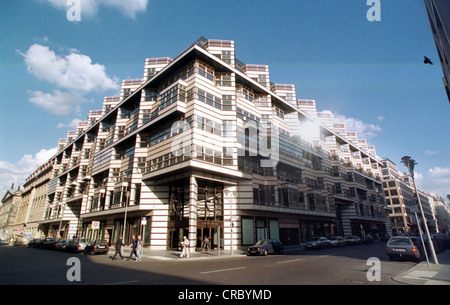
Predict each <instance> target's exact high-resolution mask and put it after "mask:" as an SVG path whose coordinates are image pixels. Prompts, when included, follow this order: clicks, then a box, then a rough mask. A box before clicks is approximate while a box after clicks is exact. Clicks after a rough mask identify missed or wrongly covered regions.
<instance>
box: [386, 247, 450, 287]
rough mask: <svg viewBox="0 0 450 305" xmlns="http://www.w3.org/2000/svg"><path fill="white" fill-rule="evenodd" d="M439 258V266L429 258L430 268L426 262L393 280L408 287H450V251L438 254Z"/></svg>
mask: <svg viewBox="0 0 450 305" xmlns="http://www.w3.org/2000/svg"><path fill="white" fill-rule="evenodd" d="M437 258H438V262H439V265H435V264H433V260H432V259H431V258H429V259H430V267H428V263H427V261H426V260H424V261H422V262H420V263H419V264H417V265H414V266H413V267H411V268H410V269H408V270H406V271H405V272H403V273H402V274H399V275H397V276H394V277H393V278H392V279H393V280H394V281H396V282H399V283H403V284H407V285H450V250H449V249H447V250H446V251H444V252H441V253H439V254H437Z"/></svg>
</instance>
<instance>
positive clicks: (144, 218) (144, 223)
mask: <svg viewBox="0 0 450 305" xmlns="http://www.w3.org/2000/svg"><path fill="white" fill-rule="evenodd" d="M141 225H143V226H146V225H147V217H142V218H141Z"/></svg>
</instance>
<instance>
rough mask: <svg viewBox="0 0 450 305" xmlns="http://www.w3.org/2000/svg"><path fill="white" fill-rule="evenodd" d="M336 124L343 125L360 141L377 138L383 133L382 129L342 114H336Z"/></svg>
mask: <svg viewBox="0 0 450 305" xmlns="http://www.w3.org/2000/svg"><path fill="white" fill-rule="evenodd" d="M334 122H335V123H343V124H345V127H346V129H347V131H354V132H356V133H357V134H358V138H360V139H370V138H373V137H375V136H377V135H378V134H379V133H380V132H381V131H382V129H381V127H380V126H378V125H374V124H366V123H364V122H363V121H361V120H358V119H355V118H352V117H346V116H344V115H341V114H334Z"/></svg>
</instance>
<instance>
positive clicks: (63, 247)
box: [55, 239, 70, 251]
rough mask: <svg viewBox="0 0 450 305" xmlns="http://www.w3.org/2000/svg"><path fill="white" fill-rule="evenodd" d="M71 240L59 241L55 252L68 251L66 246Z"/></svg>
mask: <svg viewBox="0 0 450 305" xmlns="http://www.w3.org/2000/svg"><path fill="white" fill-rule="evenodd" d="M69 241H70V240H69V239H61V240H59V241H58V242H57V243H56V245H55V250H56V251H65V250H66V246H67V245H68V244H69Z"/></svg>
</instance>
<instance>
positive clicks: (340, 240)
mask: <svg viewBox="0 0 450 305" xmlns="http://www.w3.org/2000/svg"><path fill="white" fill-rule="evenodd" d="M346 243H347V242H346V241H345V239H344V237H342V236H332V237H331V238H330V244H331V246H332V247H340V246H345V245H346Z"/></svg>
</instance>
